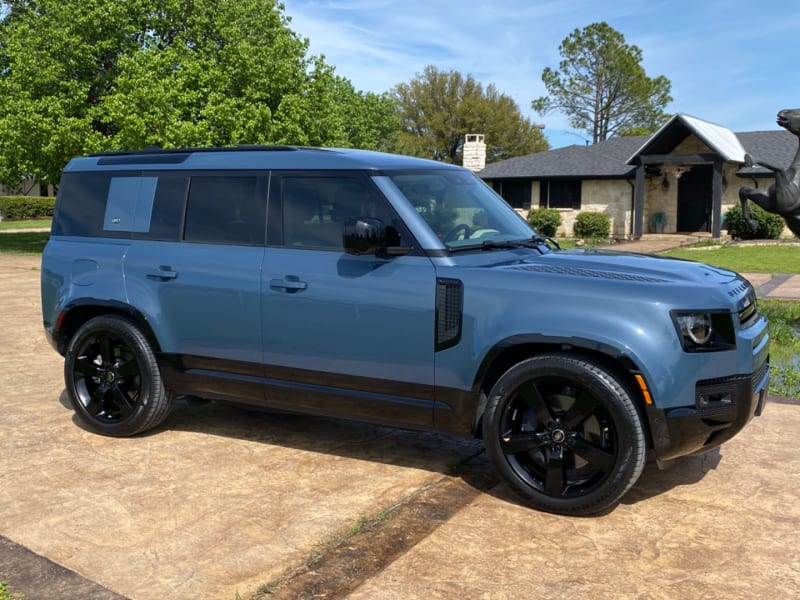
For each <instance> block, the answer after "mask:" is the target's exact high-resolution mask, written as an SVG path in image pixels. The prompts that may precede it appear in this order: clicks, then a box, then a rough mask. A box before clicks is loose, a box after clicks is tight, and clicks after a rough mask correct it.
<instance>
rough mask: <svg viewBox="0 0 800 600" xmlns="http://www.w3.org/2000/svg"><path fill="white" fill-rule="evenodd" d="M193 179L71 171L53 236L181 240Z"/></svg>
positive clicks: (64, 182) (63, 187)
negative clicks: (190, 181)
mask: <svg viewBox="0 0 800 600" xmlns="http://www.w3.org/2000/svg"><path fill="white" fill-rule="evenodd" d="M187 181H188V178H187V177H185V176H180V175H172V174H161V175H157V174H146V175H144V176H143V175H141V174H138V173H113V174H111V173H68V174H65V175H64V176H63V177H62V179H61V190H60V198H59V207H58V214H57V215H56V216H55V218H54V220H53V234H54V235H75V236H92V237H122V238H127V237H131V234H133V237H135V238H143V239H153V240H178V239H180V229H181V219H182V217H183V204H184V200H185V197H186V186H187Z"/></svg>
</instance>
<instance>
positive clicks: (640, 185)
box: [631, 162, 644, 240]
mask: <svg viewBox="0 0 800 600" xmlns="http://www.w3.org/2000/svg"><path fill="white" fill-rule="evenodd" d="M631 219H633V239H635V240H638V239H639V238H641V237H642V225H643V223H644V164H643V163H641V162H640V163H639V166H638V167H636V183H635V184H634V186H633V214H632V215H631Z"/></svg>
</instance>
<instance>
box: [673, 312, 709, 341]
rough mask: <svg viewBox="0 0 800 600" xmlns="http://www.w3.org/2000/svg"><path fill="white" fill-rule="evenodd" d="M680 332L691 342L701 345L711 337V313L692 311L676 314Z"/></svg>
mask: <svg viewBox="0 0 800 600" xmlns="http://www.w3.org/2000/svg"><path fill="white" fill-rule="evenodd" d="M676 319H677V321H678V326H679V327H680V330H681V333H682V334H683V335H685V336H686V337H688V338H689V339H690V340H691V341H692V343H693V344H695V345H697V346H702V345H703V344H707V343H708V341H709V340H710V339H711V333H712V332H713V328H712V327H711V315H710V314H708V313H694V314H688V315H678V316H677V317H676Z"/></svg>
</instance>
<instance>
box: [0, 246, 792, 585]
mask: <svg viewBox="0 0 800 600" xmlns="http://www.w3.org/2000/svg"><path fill="white" fill-rule="evenodd" d="M38 294H39V271H38V259H36V258H32V257H15V256H9V255H0V359H1V360H0V365H1V366H0V369H2V375H1V376H0V414H1V415H2V419H1V420H0V494H2V501H0V536H3V537H5V538H6V540H5V543H4V544H0V580H4V581H8V582H9V584H10V585H11V588H12V590H15V591H17V592H20V593H23V594H24V595H25V598H26V599H28V600H32V599H35V598H42V597H47V598H58V597H63V598H70V597H84V598H88V597H92V598H119V597H120V596H122V597H127V598H131V599H135V600H140V599H141V600H146V599H163V598H171V599H182V598H187V599H195V598H214V599H217V598H219V599H231V600H232V599H233V598H234V597H235V595H236V594H237V593H238V594H240V595H241V597H243V598H247V597H248V596H252V595H254V594H256V595H258V596H260V597H262V596H264V594H265V591H264V590H261V591H259V586H261V585H262V584H266V583H268V582H273V586H272V587H271V590H272V591H273V592H274V594H273V595H272V596H269V597H273V596H274V597H308V596H311V595H312V592H311V591H309V590H314V591H313V595H317V594H318V595H320V597H334V596H339V597H342V596H346V595H349V596H350V597H353V598H490V599H501V598H528V597H544V598H555V597H563V596H565V595H576V596H578V597H589V596H591V597H594V596H606V597H637V598H675V597H706V598H733V597H741V598H745V597H746V598H752V597H767V596H768V597H798V595H800V546H798V544H797V536H798V533H799V532H800V502H798V500H799V499H800V498H799V494H798V490H800V454H798V453H797V451H796V446H797V444H796V438H797V432H798V431H800V405H798V403H797V402H796V401H792V400H785V401H781V402H773V403H771V404H770V405H768V406H767V409H766V411H765V414H764V416H763V417H761V418H759V419H756V420H754V421H753V422H752V423H751V424H750V425H749V426H748V427H747V428H746V429H745V431H744V432H743V433H742V434H741V435H739V436H738V437H737V438H735V439H734V440H732V441H731V442H729V443H728V444H726V445H724V446H723V447H722V449H721V451H720V452H717V453H712V454H710V455H707V456H705V457H693V458H688V459H684V460H682V461H679V462H678V463H677V464H676V465H675V466H674V467H673V468H672V469H670V470H667V471H658V470H657V469H655V467H654V466H653V465H648V467H647V468H646V470H645V473H644V475H643V477H642V479H641V480H640V482H639V483H638V484H637V486H636V487H635V488H634V489H633V490H632V491H631V492H630V493H629V494H628V496H627V497H626V498H625V499H624V502H623V504H622V505H620V506H619V507H618V508H617V509H616V510H614V511H612V512H611V513H610V514H607V515H604V516H601V517H597V518H591V519H575V518H564V517H556V516H552V515H546V514H542V513H537V512H535V511H532V510H529V509H527V508H524V507H522V506H520V505H518V504H517V503H516V501H515V499H514V498H513V496H511V495H510V493H509V492H508V490H507V489H506V488H505V487H504V486H503V485H495V484H494V480H493V479H492V475H491V470H490V469H489V467H488V465H487V464H486V462H485V458H484V457H483V456H478V457H477V458H473V459H472V460H470V461H468V462H467V464H466V466H461V467H458V468H457V470H456V474H455V475H453V474H452V473H453V469H454V466H455V465H458V464H459V463H461V462H462V461H464V460H466V459H467V458H469V457H472V456H474V455H475V453H476V452H478V451H479V449H480V445H479V444H477V443H475V442H465V441H460V440H454V439H450V438H446V437H442V436H437V435H430V434H418V433H412V432H404V431H396V430H390V429H386V428H381V427H372V426H366V425H360V424H353V423H348V422H345V421H338V420H330V419H317V418H307V417H297V416H291V415H274V414H266V413H257V412H252V411H248V410H243V409H239V408H235V407H229V406H223V405H218V404H208V405H204V406H201V407H190V406H188V405H186V404H185V403H179V404H178V406H177V407H176V410H175V411H174V413H173V414H172V416H171V417H170V418H169V419H168V420H167V422H166V423H165V425H164V426H163V427H162V428H161V429H159V431H157V432H155V433H154V434H151V435H145V436H141V437H137V438H133V439H112V438H104V437H100V436H97V435H94V434H92V433H89V432H87V431H84V430H83V429H81V428H80V427H79V426H78V425H77V424H76V423H75V422H74V420H73V417H72V412H71V410H70V409H69V408H68V407H67V405H66V399H65V395H64V385H63V375H62V370H63V361H62V359H61V357H60V356H58V355H57V354H56V353H55V352H54V351H53V350H52V349H51V348H50V346H49V345H48V344H47V343H46V341H45V339H44V336H43V333H42V328H41V315H40V309H39V295H38ZM414 515H416V517H415V516H414ZM420 515H421V516H420ZM390 534H391V535H390ZM21 547H24V548H27V549H28V550H30V551H32V552H33V553H35V554H28V553H25V551H24V550H23V549H22V548H21ZM355 548H360V549H362V550H363V552H362V551H359V552H358V553H357V554H355V555H354V554H352V553H353V551H354V549H355ZM4 549H5V550H4ZM14 552H16V553H17V554H16V555H15V556H16V558H14V556H12V555H13V554H14ZM348 552H350V553H351V554H349V555H348V554H347V553H348ZM36 555H40V556H41V557H46V558H47V559H49V560H50V561H52V562H53V563H56V564H55V565H53V564H52V563H47V564H48V565H49V567H50V568H51V569H55V570H56V571H59V573H60V575H59V574H54V575H52V577H44V578H41V579H36V578H35V577H32V576H29V575H28V574H27V571H26V569H25V567H26V565H28V564H32V563H34V562H36V561H41V560H43V559H41V558H40V557H37V556H36ZM348 556H350V557H352V556H356V558H348ZM320 558H321V559H322V560H320V561H318V559H320ZM337 561H338V562H337ZM347 561H350V562H351V563H352V564H346V563H347ZM58 565H60V566H62V567H64V568H65V569H58ZM326 565H333V566H334V568H333V570H334V571H335V577H330V576H329V574H328V571H326ZM336 565H338V567H337V566H336ZM343 565H344V566H343ZM329 570H330V569H329ZM79 586H84V587H79ZM76 590H82V591H76ZM326 594H327V596H326Z"/></svg>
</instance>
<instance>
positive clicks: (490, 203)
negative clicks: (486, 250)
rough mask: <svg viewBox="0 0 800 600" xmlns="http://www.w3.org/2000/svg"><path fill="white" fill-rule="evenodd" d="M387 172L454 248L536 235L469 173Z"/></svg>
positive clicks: (528, 238) (431, 225)
mask: <svg viewBox="0 0 800 600" xmlns="http://www.w3.org/2000/svg"><path fill="white" fill-rule="evenodd" d="M386 175H387V176H388V177H389V178H390V179H391V180H392V182H394V184H395V186H397V188H398V189H400V191H401V192H403V194H404V195H405V197H406V198H407V199H408V201H409V202H410V203H411V205H412V206H413V207H414V208H415V209H416V211H417V212H418V213H419V214H420V216H421V217H422V218H423V219H424V220H425V222H426V223H427V224H428V226H429V227H430V228H431V229H432V230H433V232H434V233H435V234H436V236H437V237H438V238H439V239H440V240H442V242H443V243H444V244H445V245H447V247H448V248H450V249H451V250H456V249H465V250H466V249H469V248H473V247H474V248H482V247H485V246H490V245H494V244H495V243H504V242H512V241H522V240H530V239H531V238H532V237H533V236H534V235H536V234H535V232H534V231H533V230H532V229H531V227H530V226H529V225H528V223H527V222H526V221H525V220H524V219H522V217H520V216H519V215H518V214H517V213H516V212H515V211H514V209H513V208H511V207H510V206H509V205H508V204H506V203H505V201H504V200H503V199H502V198H501V197H500V196H498V195H497V194H496V193H495V192H494V191H493V190H492V189H491V188H490V187H489V186H488V185H486V184H485V183H484V182H483V180H482V179H480V178H479V177H477V176H476V175H474V174H472V173H470V172H469V171H461V170H451V169H441V170H438V169H426V170H418V171H395V172H391V171H390V172H386ZM484 242H488V243H487V244H484Z"/></svg>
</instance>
